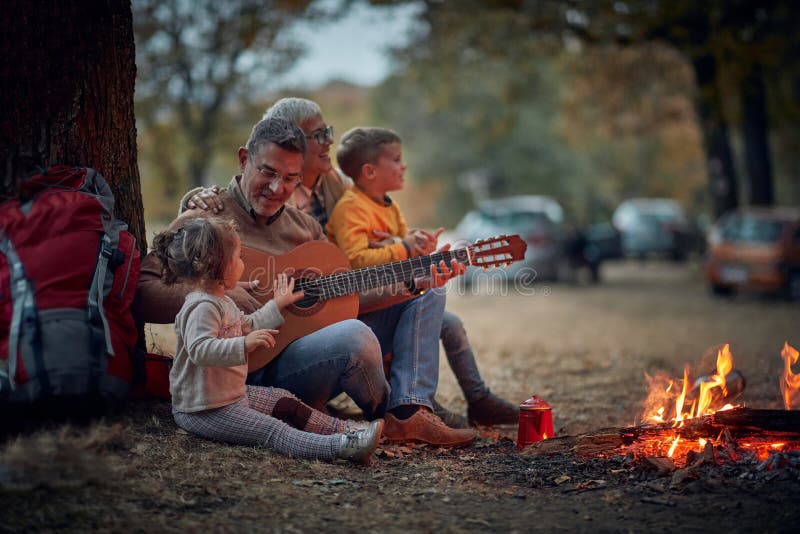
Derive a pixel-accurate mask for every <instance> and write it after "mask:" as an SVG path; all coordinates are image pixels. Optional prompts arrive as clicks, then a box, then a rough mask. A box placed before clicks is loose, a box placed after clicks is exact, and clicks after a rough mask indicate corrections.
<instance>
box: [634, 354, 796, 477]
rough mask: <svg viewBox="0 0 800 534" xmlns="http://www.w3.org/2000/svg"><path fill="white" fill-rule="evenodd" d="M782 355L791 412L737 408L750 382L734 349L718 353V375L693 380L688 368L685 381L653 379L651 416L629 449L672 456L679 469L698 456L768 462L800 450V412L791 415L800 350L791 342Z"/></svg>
mask: <svg viewBox="0 0 800 534" xmlns="http://www.w3.org/2000/svg"><path fill="white" fill-rule="evenodd" d="M781 357H782V358H783V360H784V362H785V365H784V372H783V374H782V375H781V377H780V387H781V393H782V396H783V399H784V406H785V408H786V410H787V411H784V410H752V409H747V408H745V407H743V406H741V405H736V404H733V402H734V401H735V399H736V398H737V397H739V396H740V395H741V393H742V392H743V391H744V388H745V379H744V376H743V375H742V373H741V372H739V371H738V370H736V369H735V368H734V365H733V356H732V355H731V351H730V347H729V346H728V345H724V346H723V347H722V348H720V349H719V350H718V351H717V355H716V371H715V372H714V373H713V374H711V375H705V376H700V377H698V378H693V375H692V370H691V368H690V366H688V365H687V366H685V367H684V371H683V379H682V380H676V379H668V378H665V377H663V376H656V377H650V376H648V377H647V379H648V382H649V384H650V393H649V395H648V398H647V401H646V402H645V406H646V408H645V413H644V416H643V418H642V421H641V424H640V425H639V426H637V427H633V428H632V429H630V433H629V434H628V438H629V439H630V440H631V441H630V446H629V450H630V451H631V452H633V453H634V454H636V455H641V456H646V457H666V458H670V459H672V461H673V463H674V464H676V465H688V464H691V463H693V462H697V461H698V458H703V459H705V460H713V461H716V462H718V463H720V462H722V463H724V462H726V461H733V462H736V461H740V460H741V459H742V458H743V457H746V456H751V457H754V458H757V459H759V460H761V461H767V460H770V459H775V458H778V455H779V454H780V453H785V452H789V451H792V450H800V412H791V411H788V410H794V409H795V408H797V407H798V404H799V403H800V374H794V373H793V372H792V365H793V364H795V363H797V359H798V352H797V350H795V349H794V348H793V347H792V346H790V345H789V344H788V343H786V344H785V345H784V347H783V350H782V352H781ZM665 383H666V385H665ZM726 412H727V413H726ZM623 441H625V439H624V437H623ZM779 461H780V460H778V463H779Z"/></svg>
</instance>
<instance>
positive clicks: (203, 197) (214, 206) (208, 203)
mask: <svg viewBox="0 0 800 534" xmlns="http://www.w3.org/2000/svg"><path fill="white" fill-rule="evenodd" d="M219 192H220V188H219V186H216V185H215V186H213V187H206V188H205V189H203V190H202V191H200V192H199V193H197V194H195V195H192V198H190V199H189V200H187V201H186V207H187V208H188V209H190V210H191V209H194V208H199V209H201V210H204V211H209V210H211V211H213V212H214V213H219V212H221V211H222V210H223V209H225V203H224V202H222V199H221V198H219Z"/></svg>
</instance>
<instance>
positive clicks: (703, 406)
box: [694, 343, 733, 417]
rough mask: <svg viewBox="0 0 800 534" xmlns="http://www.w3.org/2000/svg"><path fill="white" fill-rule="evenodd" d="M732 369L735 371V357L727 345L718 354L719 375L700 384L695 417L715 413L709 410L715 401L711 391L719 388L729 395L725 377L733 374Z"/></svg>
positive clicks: (712, 376)
mask: <svg viewBox="0 0 800 534" xmlns="http://www.w3.org/2000/svg"><path fill="white" fill-rule="evenodd" d="M731 369H733V357H732V356H731V351H730V346H729V345H728V344H727V343H726V344H725V346H724V347H722V348H721V349H720V350H719V351H718V352H717V374H715V375H711V380H709V381H708V382H703V383H701V384H700V396H699V397H697V411H695V412H694V417H697V416H699V415H706V414H707V413H714V410H709V409H708V407H709V406H710V405H711V401H712V400H713V397H712V396H711V390H712V389H713V388H716V387H718V388H720V389H721V390H722V394H723V395H727V393H728V391H727V390H726V389H725V376H726V375H727V374H728V373H730V372H731Z"/></svg>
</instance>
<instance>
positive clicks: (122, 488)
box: [0, 263, 800, 532]
mask: <svg viewBox="0 0 800 534" xmlns="http://www.w3.org/2000/svg"><path fill="white" fill-rule="evenodd" d="M604 274H605V275H606V276H605V281H604V283H603V284H601V285H600V286H597V287H587V286H578V287H575V286H564V285H552V286H536V287H535V288H534V289H535V294H534V295H528V296H523V295H519V294H517V293H515V292H514V291H510V292H509V294H507V295H505V296H503V295H486V294H483V295H456V294H451V296H450V298H449V301H448V302H449V304H448V308H449V309H451V310H452V311H455V312H456V313H458V314H459V315H460V316H461V317H462V319H463V320H464V322H465V323H466V325H467V330H468V332H469V334H470V338H471V340H472V343H473V346H474V347H475V348H476V352H477V353H478V355H479V364H480V366H481V370H482V371H483V374H484V377H485V379H486V381H487V382H488V383H489V385H490V386H491V387H492V389H493V390H494V391H495V392H496V393H498V394H500V395H502V396H504V397H506V398H509V399H512V400H514V401H515V402H516V401H522V400H524V399H525V398H527V397H529V396H530V395H531V393H537V394H539V395H540V396H542V397H543V398H545V399H546V400H547V401H549V402H550V403H551V404H552V406H553V412H554V416H555V426H556V432H557V433H558V434H561V435H564V434H576V433H580V432H583V431H587V430H591V429H596V428H600V427H606V426H621V425H627V424H631V423H634V422H635V421H636V417H637V415H638V414H639V412H640V403H641V401H642V400H643V399H644V397H645V395H646V391H645V379H644V372H645V371H647V372H651V373H652V372H654V371H656V370H663V371H668V372H670V373H672V374H673V375H675V376H678V375H680V373H681V372H682V369H683V364H684V363H685V362H691V363H693V362H695V361H696V360H698V359H699V358H700V357H701V356H702V355H703V354H704V353H706V352H707V351H709V349H713V348H716V347H718V346H719V345H720V344H722V343H730V345H731V351H732V353H733V356H734V359H735V362H736V367H737V368H739V369H740V370H741V371H742V372H743V373H744V374H745V376H746V377H747V380H748V387H747V390H746V392H745V394H744V396H743V401H744V402H745V403H746V404H747V405H748V406H750V407H754V408H778V407H781V403H780V400H779V388H778V375H779V373H780V370H781V368H782V365H783V364H782V361H781V359H780V357H779V353H780V349H781V347H782V345H783V342H784V341H787V340H788V341H789V342H790V343H793V344H795V345H796V346H797V345H800V331H799V330H798V326H800V307H798V306H797V305H790V304H787V303H783V302H778V301H773V300H768V299H763V298H760V297H754V296H741V297H738V298H736V299H734V300H732V301H728V300H716V299H712V298H711V297H709V296H708V294H707V292H706V291H705V288H704V286H703V284H702V280H701V278H700V276H699V272H698V268H697V266H696V265H694V266H692V265H689V266H681V265H674V264H668V263H652V264H647V265H644V266H641V265H639V264H638V263H625V264H619V265H610V266H609V268H608V269H606V272H605V273H604ZM443 360H444V359H443ZM708 370H709V371H710V370H711V368H708ZM440 383H441V386H440V390H439V396H440V397H441V400H442V401H443V403H444V404H446V405H448V406H449V407H451V408H453V409H455V410H458V411H463V410H464V408H465V406H464V402H463V400H462V398H461V396H460V393H459V391H458V388H457V385H456V383H455V380H454V379H453V377H452V374H451V373H450V372H449V370H448V369H447V367H446V364H444V363H443V365H442V368H441V372H440ZM514 434H515V429H514V428H506V429H499V431H489V430H487V431H485V432H484V434H483V437H482V438H481V439H480V440H478V441H477V442H476V443H475V444H474V445H472V446H471V447H467V448H463V449H459V450H440V449H433V448H426V447H410V448H406V447H392V448H387V452H388V453H389V454H388V455H387V454H386V453H384V454H383V455H382V456H380V457H379V458H377V460H376V462H375V464H374V465H373V466H372V467H370V468H360V467H352V466H350V465H347V464H342V463H334V464H326V463H321V462H309V461H297V460H292V459H288V458H283V457H280V456H277V455H274V454H272V453H270V452H268V451H264V450H257V449H251V448H246V447H231V446H225V445H220V444H216V443H210V442H205V441H202V440H199V439H196V438H194V437H192V436H190V435H187V434H186V433H184V432H182V431H180V430H178V429H177V427H176V426H175V425H174V423H173V422H172V420H171V418H170V416H169V407H168V405H166V404H164V403H157V402H149V403H142V404H138V405H136V406H133V407H131V409H130V410H129V411H128V412H127V413H126V414H125V415H124V416H121V417H118V418H115V419H113V420H108V421H103V422H100V423H97V424H94V425H92V426H91V427H89V428H74V427H69V426H60V427H56V428H52V429H48V430H43V431H40V432H38V433H36V434H33V435H28V436H22V437H18V438H13V439H10V440H9V441H7V442H6V443H5V445H4V446H3V449H2V451H1V452H0V506H2V509H3V513H2V516H3V520H2V521H0V531H27V530H86V529H101V530H113V531H122V530H125V531H129V530H134V531H147V532H171V531H175V532H178V531H181V532H182V531H188V530H195V529H201V528H202V529H210V530H220V531H241V530H269V531H276V532H296V531H311V530H318V529H326V530H335V531H345V530H355V529H365V530H367V531H391V532H399V531H407V530H419V531H447V532H450V531H489V530H497V531H519V532H525V531H538V530H543V531H559V530H565V531H641V532H644V531H648V532H649V531H670V532H674V531H676V530H677V531H686V530H689V531H699V530H701V529H713V531H719V530H723V529H724V530H729V531H750V530H758V531H772V532H777V531H786V532H789V531H793V530H794V529H795V528H796V525H797V524H798V522H799V521H800V509H799V507H798V506H797V503H798V499H797V495H798V494H800V493H799V492H800V480H797V477H796V476H795V475H791V476H789V475H786V474H784V476H781V477H778V478H776V479H774V480H772V481H771V483H770V484H767V485H763V484H762V485H759V484H757V483H754V482H747V481H746V480H743V481H739V480H730V479H726V478H724V477H712V478H710V479H707V480H699V481H696V482H695V483H693V484H689V485H686V486H681V487H679V488H672V487H670V486H669V478H668V477H667V478H663V477H661V478H659V477H657V476H656V475H652V476H651V475H647V476H641V473H639V474H637V473H636V472H632V471H630V470H629V469H626V468H625V467H624V466H622V465H620V463H619V460H618V459H617V460H585V459H580V458H558V459H548V458H535V457H530V456H526V455H520V454H518V453H517V452H516V450H515V448H514V446H513V442H512V440H511V438H513V436H514ZM565 476H566V477H567V480H568V481H565V480H564V478H563V477H565ZM740 478H744V477H740ZM598 480H600V481H602V482H598ZM559 481H561V482H559Z"/></svg>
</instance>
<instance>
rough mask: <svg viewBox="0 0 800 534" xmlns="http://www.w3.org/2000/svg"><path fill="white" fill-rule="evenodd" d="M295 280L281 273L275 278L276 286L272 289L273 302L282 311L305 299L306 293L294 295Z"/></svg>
mask: <svg viewBox="0 0 800 534" xmlns="http://www.w3.org/2000/svg"><path fill="white" fill-rule="evenodd" d="M293 291H294V278H289V277H288V276H286V275H285V274H283V273H281V274H279V275H278V276H277V277H276V278H275V285H274V286H273V288H272V292H273V293H272V300H274V301H275V305H276V306H278V309H279V310H282V309H283V308H285V307H286V306H288V305H289V304H293V303H295V302H297V301H298V300H300V299H301V298H303V296H304V295H305V293H303V292H302V291H298V292H297V293H294V292H293Z"/></svg>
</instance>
